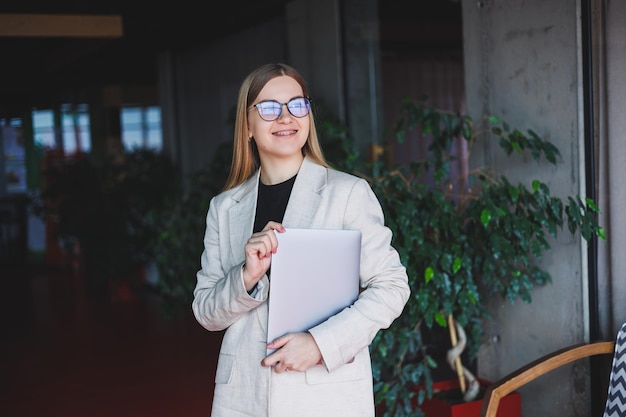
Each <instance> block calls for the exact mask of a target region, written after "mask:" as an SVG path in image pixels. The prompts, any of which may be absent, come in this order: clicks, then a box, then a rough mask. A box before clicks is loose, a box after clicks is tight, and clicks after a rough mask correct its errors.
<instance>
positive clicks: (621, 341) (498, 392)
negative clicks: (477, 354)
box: [480, 323, 626, 417]
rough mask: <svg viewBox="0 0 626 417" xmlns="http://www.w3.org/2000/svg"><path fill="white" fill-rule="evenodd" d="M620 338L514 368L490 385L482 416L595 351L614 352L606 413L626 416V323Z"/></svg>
mask: <svg viewBox="0 0 626 417" xmlns="http://www.w3.org/2000/svg"><path fill="white" fill-rule="evenodd" d="M616 340H617V342H611V341H606V342H593V343H583V344H576V345H572V346H569V347H566V348H563V349H559V350H557V351H555V352H552V353H549V354H547V355H545V356H542V357H541V358H539V359H537V360H535V361H533V362H531V363H529V364H527V365H525V366H523V367H521V368H519V369H517V370H515V371H513V372H511V373H510V374H508V375H507V376H505V377H504V378H502V379H500V380H499V381H496V382H494V383H493V384H492V385H490V386H489V387H488V388H487V390H486V392H485V396H484V398H483V403H482V407H481V410H480V417H496V412H497V411H498V405H499V404H500V400H501V399H502V397H504V396H505V395H507V394H510V393H511V392H513V391H515V390H516V389H518V388H520V387H521V386H523V385H525V384H527V383H529V382H530V381H533V380H535V379H536V378H538V377H540V376H541V375H544V374H546V373H548V372H550V371H552V370H554V369H556V368H559V367H560V366H563V365H566V364H568V363H570V362H574V361H576V360H579V359H583V358H587V357H590V356H594V355H603V354H611V353H613V354H614V355H613V366H612V367H611V376H610V379H611V381H610V383H609V394H608V399H607V402H606V409H605V411H604V417H624V416H626V404H624V400H625V396H624V394H625V393H626V386H625V384H626V381H625V376H626V323H624V324H623V325H622V327H621V329H620V331H619V333H618V336H617V339H616Z"/></svg>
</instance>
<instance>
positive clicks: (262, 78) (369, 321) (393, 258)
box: [192, 64, 409, 417]
mask: <svg viewBox="0 0 626 417" xmlns="http://www.w3.org/2000/svg"><path fill="white" fill-rule="evenodd" d="M308 97H309V91H308V88H307V86H306V83H305V81H304V79H303V78H302V76H301V75H300V74H299V73H298V72H297V71H296V70H295V69H293V68H292V67H290V66H287V65H284V64H267V65H263V66H261V67H259V68H257V69H256V70H254V71H253V72H252V73H251V74H250V75H248V77H247V78H246V79H245V80H244V82H243V84H242V86H241V89H240V91H239V99H238V104H237V115H236V122H235V138H234V149H233V160H232V166H231V171H230V176H229V178H228V180H227V182H226V185H225V187H224V191H223V192H222V193H220V194H219V195H217V196H215V197H214V198H213V199H212V200H211V202H210V205H209V209H208V214H207V218H206V233H205V237H204V251H203V253H202V256H201V266H202V268H201V269H200V270H199V271H198V273H197V285H196V288H195V290H194V300H193V305H192V308H193V312H194V314H195V317H196V319H197V320H198V322H199V323H200V324H201V325H202V326H203V327H205V328H206V329H208V330H211V331H218V330H223V329H226V331H225V333H224V337H223V341H222V346H221V351H220V356H219V360H218V366H217V373H216V377H215V392H214V397H213V409H212V414H211V416H212V417H222V416H228V417H233V416H250V417H253V416H254V417H260V416H268V417H283V416H284V417H294V416H298V417H308V416H311V417H313V416H315V417H321V416H325V417H330V416H342V417H350V416H354V417H366V416H372V417H373V416H374V401H373V387H372V370H371V363H370V357H369V349H368V346H369V344H370V343H371V342H372V340H373V338H374V336H375V335H376V333H377V332H378V331H379V330H380V329H383V328H387V327H388V326H389V325H390V324H391V323H392V322H393V320H394V319H395V318H396V317H398V316H399V315H400V313H401V312H402V309H403V308H404V305H405V303H406V302H407V300H408V297H409V287H408V284H407V275H406V270H405V268H404V266H403V265H402V264H401V262H400V259H399V256H398V253H397V252H396V250H395V249H393V247H391V237H392V233H391V231H390V229H388V228H387V227H386V226H385V225H384V218H383V212H382V209H381V206H380V204H379V202H378V200H377V199H376V196H375V194H374V193H373V191H372V190H371V188H370V187H369V184H368V183H367V182H366V181H365V180H363V179H360V178H358V177H356V176H352V175H349V174H347V173H343V172H340V171H337V170H334V169H331V168H330V167H329V165H328V164H327V162H326V161H325V160H324V157H323V155H322V151H321V148H320V144H319V141H318V138H317V133H316V130H315V123H314V119H313V114H312V113H311V112H310V106H311V102H310V100H309V98H308ZM285 227H287V228H289V227H292V228H317V229H358V230H360V231H361V233H362V244H361V245H362V248H361V251H362V252H361V273H360V282H361V287H362V291H361V293H360V295H359V298H358V300H357V301H355V302H354V304H353V305H352V306H351V307H352V308H348V309H345V310H343V311H341V312H339V313H338V314H336V315H335V316H333V317H332V319H329V320H327V321H325V322H324V323H321V324H320V325H318V326H315V327H313V328H312V329H310V330H309V331H308V332H306V333H289V334H287V335H284V336H282V337H279V338H278V339H276V340H269V341H268V340H266V338H267V316H268V314H267V312H268V309H267V305H268V304H267V300H268V294H269V289H270V286H271V281H270V276H269V275H270V274H269V268H270V265H271V261H272V254H273V253H276V252H277V251H280V247H278V245H277V240H276V235H275V233H282V232H284V231H285ZM311 256H315V254H312V255H311ZM310 285H312V286H313V285H315V282H311V284H310ZM305 292H306V288H303V293H305ZM268 348H269V349H276V350H275V351H274V352H273V353H272V354H270V355H269V356H266V355H267V353H266V352H267V349H268Z"/></svg>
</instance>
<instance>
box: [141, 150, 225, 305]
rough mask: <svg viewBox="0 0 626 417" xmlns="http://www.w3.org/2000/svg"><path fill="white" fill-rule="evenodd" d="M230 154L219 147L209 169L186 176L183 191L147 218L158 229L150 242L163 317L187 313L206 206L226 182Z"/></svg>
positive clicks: (199, 250) (197, 262) (191, 294)
mask: <svg viewBox="0 0 626 417" xmlns="http://www.w3.org/2000/svg"><path fill="white" fill-rule="evenodd" d="M231 154H232V146H231V145H230V144H222V145H221V146H220V147H219V148H218V149H217V152H216V154H215V157H214V159H213V163H212V164H211V165H210V168H209V169H207V170H198V171H196V172H193V173H192V174H190V175H189V177H188V178H187V188H186V191H185V192H183V190H181V192H179V193H177V194H174V195H172V196H171V198H170V199H169V201H168V202H167V204H165V205H164V206H162V207H160V208H158V209H156V210H153V211H152V212H150V213H149V216H148V218H147V221H148V222H150V223H153V224H154V225H155V226H157V227H159V228H160V233H159V234H158V236H157V238H156V239H155V240H154V242H153V243H154V248H153V251H154V255H155V257H154V259H155V261H156V264H157V268H158V271H159V280H158V282H157V284H156V290H157V291H158V293H159V294H161V295H162V296H163V302H164V304H163V305H164V313H165V314H166V315H168V316H170V317H178V316H180V315H181V314H185V313H188V312H189V311H190V306H191V301H192V300H193V289H194V288H195V286H196V272H198V270H199V269H200V254H201V253H202V242H203V239H204V232H205V228H206V215H207V210H208V208H209V202H210V200H211V198H212V197H213V196H214V195H216V194H217V193H218V192H219V191H220V189H221V187H223V185H224V183H225V181H226V177H227V176H228V170H229V168H230V159H231Z"/></svg>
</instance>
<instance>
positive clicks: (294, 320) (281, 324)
mask: <svg viewBox="0 0 626 417" xmlns="http://www.w3.org/2000/svg"><path fill="white" fill-rule="evenodd" d="M276 236H277V238H278V248H277V251H276V253H275V254H274V255H272V266H271V271H270V290H269V300H268V303H269V304H268V308H269V316H268V324H267V340H268V341H271V340H274V339H276V338H277V337H279V336H282V335H284V334H286V333H290V332H306V331H308V330H309V329H310V328H312V327H315V326H316V325H318V324H320V323H321V322H323V321H325V320H326V319H327V318H328V317H330V316H333V315H335V314H336V313H338V312H340V311H341V310H343V309H344V308H345V307H347V306H349V305H351V304H352V303H353V302H354V301H355V300H356V299H357V297H358V295H359V271H360V261H361V232H360V231H359V230H327V229H294V228H286V230H285V232H284V233H276ZM267 352H268V354H270V353H272V352H273V349H268V351H267Z"/></svg>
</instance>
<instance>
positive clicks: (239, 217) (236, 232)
mask: <svg viewBox="0 0 626 417" xmlns="http://www.w3.org/2000/svg"><path fill="white" fill-rule="evenodd" d="M258 180H259V171H257V173H256V175H253V176H252V177H250V178H249V179H248V180H246V182H244V183H243V184H242V185H241V186H240V187H239V189H238V190H237V191H236V192H235V193H233V195H232V199H233V202H234V204H233V205H232V206H231V208H230V209H229V210H228V226H229V230H230V236H229V240H230V245H231V251H232V253H233V256H234V257H235V259H236V260H243V258H244V257H245V252H244V245H245V244H246V242H247V241H248V238H250V236H251V235H252V228H253V226H254V213H255V210H256V200H257V193H258V186H257V185H258Z"/></svg>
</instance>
